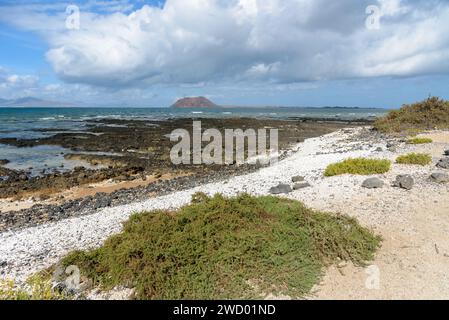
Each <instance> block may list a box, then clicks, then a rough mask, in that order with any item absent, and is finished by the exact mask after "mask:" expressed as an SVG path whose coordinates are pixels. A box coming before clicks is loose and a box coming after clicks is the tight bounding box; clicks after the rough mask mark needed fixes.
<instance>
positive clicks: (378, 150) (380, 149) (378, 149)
mask: <svg viewBox="0 0 449 320" xmlns="http://www.w3.org/2000/svg"><path fill="white" fill-rule="evenodd" d="M375 151H376V152H382V151H384V149H382V148H381V147H378V148H376V150H375Z"/></svg>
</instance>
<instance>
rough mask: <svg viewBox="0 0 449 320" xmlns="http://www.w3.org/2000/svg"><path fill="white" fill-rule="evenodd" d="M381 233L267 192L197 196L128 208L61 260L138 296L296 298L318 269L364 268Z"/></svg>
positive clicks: (100, 281) (105, 286)
mask: <svg viewBox="0 0 449 320" xmlns="http://www.w3.org/2000/svg"><path fill="white" fill-rule="evenodd" d="M379 244H380V238H379V237H378V236H375V235H374V234H373V233H372V232H371V231H369V230H368V229H365V228H363V227H361V226H360V225H359V224H358V223H357V222H356V220H354V219H352V218H349V217H346V216H342V215H331V214H327V213H322V212H317V211H313V210H311V209H308V208H307V207H305V206H304V205H303V204H302V203H300V202H298V201H293V200H288V199H281V198H277V197H272V196H265V197H252V196H249V195H246V194H244V195H240V196H238V197H235V198H225V197H223V196H221V195H215V196H214V197H208V196H206V195H204V194H201V193H200V194H196V195H194V197H193V199H192V203H191V204H190V205H188V206H185V207H183V208H181V209H179V210H178V211H176V212H167V211H153V212H145V213H140V214H135V215H133V216H132V217H131V218H130V219H129V220H128V221H127V222H126V223H125V224H124V229H123V231H122V232H121V233H120V234H118V235H115V236H112V237H111V238H109V239H108V240H107V241H106V242H105V244H104V245H103V246H102V247H100V248H98V249H94V250H90V251H75V252H72V253H70V254H69V255H68V256H66V257H65V258H64V259H63V260H62V261H61V263H62V265H63V266H67V265H77V266H78V267H79V268H80V269H81V272H82V274H83V276H87V277H88V278H90V279H92V280H93V282H94V284H95V285H100V286H101V287H102V288H103V289H105V290H108V289H111V288H113V287H115V286H117V285H125V286H128V287H133V288H135V296H136V298H138V299H237V298H261V297H263V296H264V295H266V294H268V293H273V294H288V295H291V296H293V297H300V296H302V295H304V294H306V293H308V292H309V291H310V289H311V288H312V286H313V285H315V284H316V283H317V282H318V281H319V278H320V276H321V275H322V274H323V271H324V270H323V269H324V266H326V265H328V264H332V263H334V262H337V261H340V259H341V260H345V261H352V262H353V263H355V264H356V265H364V263H365V261H369V260H371V259H372V258H373V254H374V252H375V251H376V249H377V248H378V246H379Z"/></svg>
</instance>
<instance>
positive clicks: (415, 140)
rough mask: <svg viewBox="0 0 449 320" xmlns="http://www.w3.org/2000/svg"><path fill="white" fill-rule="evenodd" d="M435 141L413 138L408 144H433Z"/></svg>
mask: <svg viewBox="0 0 449 320" xmlns="http://www.w3.org/2000/svg"><path fill="white" fill-rule="evenodd" d="M432 142H433V140H432V139H430V138H411V139H408V141H407V143H408V144H426V143H432Z"/></svg>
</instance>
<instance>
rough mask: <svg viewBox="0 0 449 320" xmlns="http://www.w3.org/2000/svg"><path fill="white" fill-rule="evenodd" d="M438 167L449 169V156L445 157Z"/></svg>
mask: <svg viewBox="0 0 449 320" xmlns="http://www.w3.org/2000/svg"><path fill="white" fill-rule="evenodd" d="M437 167H439V168H443V169H449V158H443V159H441V160H440V161H439V162H438V163H437Z"/></svg>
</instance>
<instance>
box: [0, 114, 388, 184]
mask: <svg viewBox="0 0 449 320" xmlns="http://www.w3.org/2000/svg"><path fill="white" fill-rule="evenodd" d="M387 111H388V110H386V109H364V108H294V107H291V108H286V107H285V108H268V107H267V108H217V109H173V108H7V107H0V138H17V139H38V138H43V137H48V136H51V135H54V134H56V133H58V132H83V131H85V130H86V128H87V127H86V124H87V122H86V121H87V120H91V119H133V120H153V121H158V120H167V119H173V118H192V117H193V118H233V117H240V118H242V117H250V118H261V119H288V118H326V119H341V120H354V119H369V118H374V117H379V116H382V115H384V114H385V113H386V112H387ZM46 129H51V130H49V131H46ZM68 151H69V150H66V149H64V148H62V147H58V146H39V147H33V148H17V147H13V146H8V145H5V144H0V160H1V159H7V160H9V161H10V162H9V163H8V164H7V165H5V167H6V168H9V169H21V170H27V169H28V170H30V172H31V174H32V175H36V174H39V173H40V172H42V171H43V170H46V169H49V168H53V169H55V168H60V169H59V170H61V171H65V170H70V169H72V168H73V167H75V166H78V165H83V166H85V167H88V166H89V165H88V164H87V163H80V162H79V161H72V160H66V159H64V157H63V156H62V155H63V154H66V153H67V152H68ZM0 178H1V177H0Z"/></svg>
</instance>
